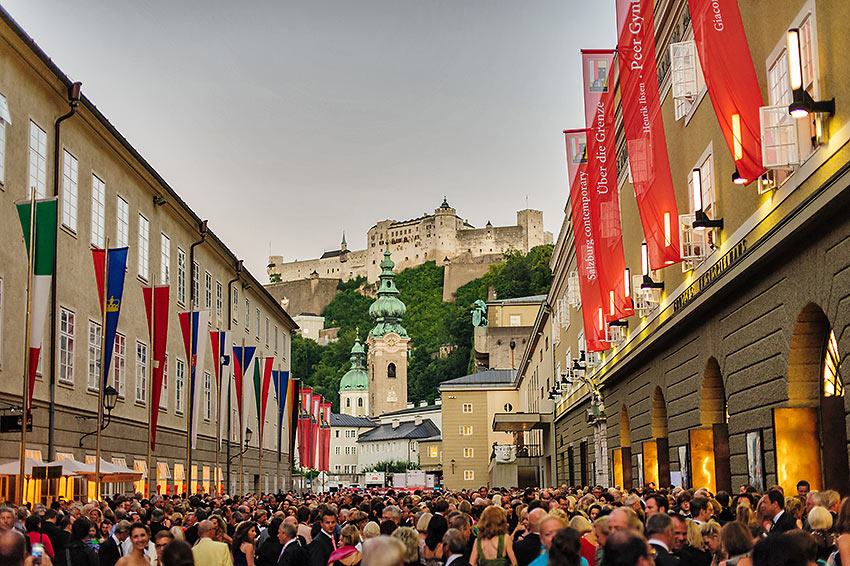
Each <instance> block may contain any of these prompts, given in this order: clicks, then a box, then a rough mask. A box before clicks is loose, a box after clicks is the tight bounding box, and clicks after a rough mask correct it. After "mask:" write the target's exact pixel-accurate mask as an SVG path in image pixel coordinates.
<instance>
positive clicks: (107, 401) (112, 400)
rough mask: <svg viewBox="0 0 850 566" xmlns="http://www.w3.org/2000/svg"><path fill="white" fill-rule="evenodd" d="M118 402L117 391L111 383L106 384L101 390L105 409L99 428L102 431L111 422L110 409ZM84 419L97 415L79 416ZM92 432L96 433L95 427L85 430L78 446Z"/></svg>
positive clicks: (81, 444) (81, 445)
mask: <svg viewBox="0 0 850 566" xmlns="http://www.w3.org/2000/svg"><path fill="white" fill-rule="evenodd" d="M117 404H118V391H116V390H115V388H114V387H112V386H111V385H107V386H106V389H104V390H103V408H104V409H105V410H106V419H104V421H103V422H102V423H101V425H100V430H101V432H103V431H104V430H106V427H108V426H109V424H110V423H111V422H112V410H113V409H114V408H115V405H117ZM80 418H84V419H94V418H97V417H80ZM93 434H97V429H95V430H93V431H91V432H87V433H85V434H84V435H82V436H81V437H80V448H82V447H83V440H85V439H86V437H87V436H91V435H93Z"/></svg>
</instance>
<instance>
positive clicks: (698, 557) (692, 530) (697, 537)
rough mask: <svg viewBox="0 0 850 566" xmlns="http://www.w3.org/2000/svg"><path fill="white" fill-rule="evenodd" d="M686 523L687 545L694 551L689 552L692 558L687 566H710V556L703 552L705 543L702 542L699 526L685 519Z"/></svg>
mask: <svg viewBox="0 0 850 566" xmlns="http://www.w3.org/2000/svg"><path fill="white" fill-rule="evenodd" d="M686 521H687V525H688V539H687V540H688V542H687V545H688V546H690V547H691V548H693V549H694V550H693V551H691V552H692V556H690V557H689V559H690V561H689V566H690V564H693V566H700V565H705V566H708V565H709V564H711V554H709V553H708V552H707V551H706V550H705V543H704V542H703V540H702V533H701V532H700V528H699V525H697V523H696V522H695V521H692V520H691V519H686ZM694 551H695V552H694Z"/></svg>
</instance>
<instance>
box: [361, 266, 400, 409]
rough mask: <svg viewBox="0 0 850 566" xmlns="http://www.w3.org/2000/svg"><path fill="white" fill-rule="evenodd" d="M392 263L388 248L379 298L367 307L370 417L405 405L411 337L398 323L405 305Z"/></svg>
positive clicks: (381, 276) (382, 268) (381, 277)
mask: <svg viewBox="0 0 850 566" xmlns="http://www.w3.org/2000/svg"><path fill="white" fill-rule="evenodd" d="M393 267H395V263H393V261H392V260H391V259H390V250H386V251H384V259H383V261H381V275H380V284H379V287H378V300H376V301H375V302H374V303H372V306H371V307H369V316H371V317H372V318H373V319H374V320H375V327H374V328H372V330H371V331H370V332H369V338H368V339H367V344H368V345H369V355H368V367H369V416H378V415H382V414H384V413H389V412H391V411H398V410H401V409H404V408H405V407H407V345H408V342H410V337H409V336H408V335H407V330H405V329H404V327H402V325H401V319H402V317H403V316H404V313H405V312H406V311H407V308H406V307H405V306H404V303H402V302H401V300H400V299H399V298H398V289H397V288H396V286H395V277H396V276H395V273H394V272H393Z"/></svg>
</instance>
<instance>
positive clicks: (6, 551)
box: [0, 529, 27, 566]
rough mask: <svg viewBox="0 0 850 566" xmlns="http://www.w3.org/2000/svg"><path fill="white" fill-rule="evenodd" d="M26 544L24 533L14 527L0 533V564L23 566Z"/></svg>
mask: <svg viewBox="0 0 850 566" xmlns="http://www.w3.org/2000/svg"><path fill="white" fill-rule="evenodd" d="M26 553H27V544H26V540H25V539H24V535H22V534H21V533H19V532H18V531H16V530H14V529H10V530H8V531H4V532H3V533H2V534H0V564H8V565H9V566H23V564H24V559H25V558H26Z"/></svg>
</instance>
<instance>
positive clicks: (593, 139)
mask: <svg viewBox="0 0 850 566" xmlns="http://www.w3.org/2000/svg"><path fill="white" fill-rule="evenodd" d="M614 55H615V52H614V50H606V51H599V50H588V49H583V50H582V52H581V63H582V76H583V79H582V88H583V90H584V114H585V125H586V126H587V131H588V140H587V176H588V185H589V186H590V193H589V196H590V202H591V207H592V214H591V218H592V222H593V232H594V234H595V236H596V259H597V261H596V266H597V271H598V273H599V282H600V287H601V289H602V298H603V304H604V305H605V308H604V312H605V320H607V321H609V322H610V321H613V320H620V319H622V318H626V317H629V316H632V315H633V314H634V309H633V308H632V301H631V298H629V297H627V296H626V292H625V288H624V286H623V275H624V273H625V271H626V260H625V257H624V255H623V232H622V230H621V228H620V196H619V192H618V190H617V158H616V143H615V142H616V134H615V132H614V92H613V91H614V89H613V86H612V88H609V84H608V81H609V76H610V74H611V69H612V68H613V67H614Z"/></svg>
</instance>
